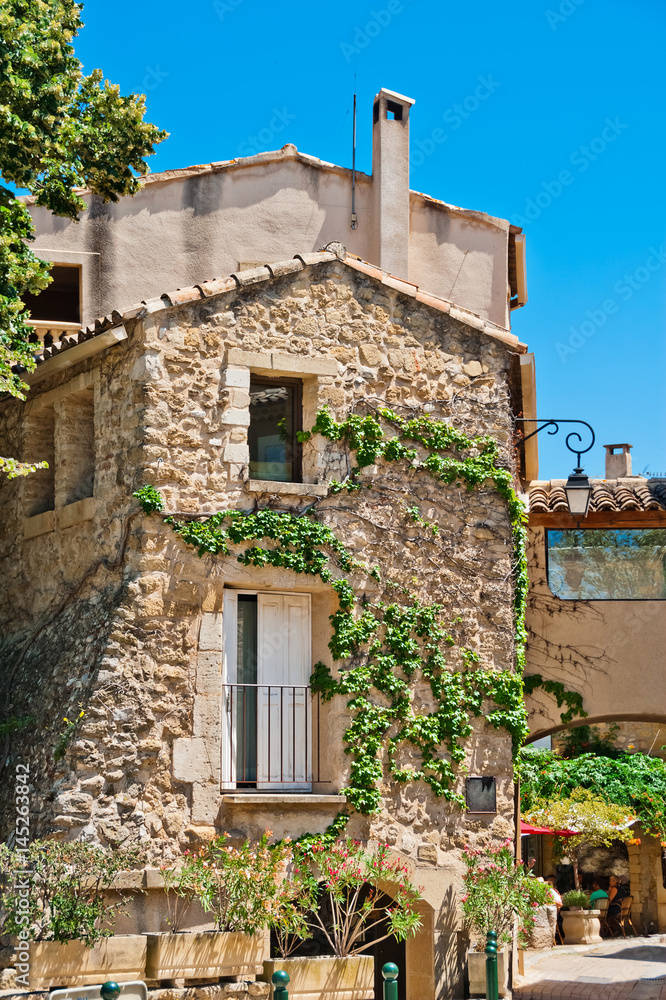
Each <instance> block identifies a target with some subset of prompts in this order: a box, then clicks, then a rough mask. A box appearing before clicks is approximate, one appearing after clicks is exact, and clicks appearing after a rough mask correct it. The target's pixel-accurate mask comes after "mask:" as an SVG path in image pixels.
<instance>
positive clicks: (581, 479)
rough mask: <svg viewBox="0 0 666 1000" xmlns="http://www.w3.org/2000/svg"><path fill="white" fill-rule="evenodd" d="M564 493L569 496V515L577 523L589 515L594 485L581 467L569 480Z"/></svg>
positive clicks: (574, 471)
mask: <svg viewBox="0 0 666 1000" xmlns="http://www.w3.org/2000/svg"><path fill="white" fill-rule="evenodd" d="M564 492H565V493H566V495H567V504H568V506H569V513H570V514H571V516H572V517H573V518H575V520H576V521H582V520H583V518H584V517H585V515H586V514H587V508H588V507H589V506H590V497H591V496H592V484H591V483H590V480H589V479H588V478H587V476H586V475H585V473H584V472H583V470H582V469H581V468H580V466H579V467H578V468H576V469H574V470H573V472H572V473H571V475H570V476H569V478H568V479H567V483H566V486H565V487H564Z"/></svg>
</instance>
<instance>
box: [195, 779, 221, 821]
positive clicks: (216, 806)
mask: <svg viewBox="0 0 666 1000" xmlns="http://www.w3.org/2000/svg"><path fill="white" fill-rule="evenodd" d="M221 805H222V796H221V795H220V787H219V784H207V785H204V784H195V785H194V786H193V788H192V822H193V823H209V824H210V825H211V826H213V825H215V824H216V822H217V817H218V814H219V812H220V806H221Z"/></svg>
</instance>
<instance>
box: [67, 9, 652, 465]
mask: <svg viewBox="0 0 666 1000" xmlns="http://www.w3.org/2000/svg"><path fill="white" fill-rule="evenodd" d="M83 17H84V21H85V22H86V27H85V29H84V30H83V32H82V34H81V36H80V38H79V39H78V41H77V52H78V54H79V56H80V58H81V59H82V61H83V62H84V65H85V68H86V71H90V70H91V69H93V68H94V67H96V66H99V67H101V68H102V70H103V71H104V73H105V75H106V76H108V77H109V78H110V79H112V80H113V81H114V82H115V83H118V84H120V86H121V88H122V90H123V91H128V90H134V91H143V92H145V93H146V94H147V97H148V117H149V118H150V119H151V120H152V121H154V122H156V123H157V124H159V125H160V126H162V127H163V128H166V129H167V130H168V131H169V132H170V138H169V139H168V140H167V141H166V142H165V143H163V145H162V146H161V147H160V148H159V150H158V153H157V155H156V156H154V157H153V158H152V159H151V161H150V166H151V169H152V170H154V171H156V170H164V169H168V168H171V167H178V166H185V165H187V164H192V163H202V162H208V161H210V160H222V159H228V158H231V157H234V156H242V155H247V154H248V153H251V152H258V151H259V150H264V149H277V148H279V147H280V146H282V145H284V143H286V142H293V143H295V144H296V146H298V148H299V149H301V150H303V151H305V152H308V153H312V154H313V155H316V156H319V157H321V158H323V159H326V160H331V161H333V162H335V163H340V164H343V165H346V166H350V165H351V99H352V94H353V91H354V86H355V85H356V89H357V92H358V108H359V114H358V153H357V157H358V159H357V166H358V167H359V168H360V169H361V170H366V171H367V172H370V169H371V105H372V98H373V96H374V94H375V93H376V92H377V90H378V89H379V88H380V87H381V86H384V87H388V88H389V89H391V90H397V91H399V92H401V93H403V94H407V95H408V96H410V97H412V98H414V99H415V101H416V104H415V106H414V108H413V111H412V114H411V118H410V123H411V144H412V152H413V155H412V171H411V187H412V188H414V189H416V190H420V191H424V192H427V193H428V194H431V195H433V196H435V197H437V198H442V199H444V200H445V201H448V202H451V203H453V204H456V205H462V206H464V207H466V208H474V209H479V210H481V211H485V212H489V213H490V214H492V215H498V216H502V217H504V218H508V219H510V220H511V221H513V222H515V223H517V224H519V225H523V226H524V228H525V232H526V234H527V268H528V271H527V276H528V288H529V296H530V301H529V303H528V305H527V306H526V308H525V309H522V310H519V311H517V312H514V314H513V324H514V331H515V332H516V333H517V334H518V336H519V337H520V338H521V339H522V340H523V341H525V342H527V343H528V344H529V346H530V349H531V350H533V351H534V352H535V353H536V360H537V380H538V403H539V407H538V408H539V413H540V415H542V416H544V417H560V418H567V417H568V418H576V417H577V418H581V419H583V420H587V421H588V422H589V423H591V424H592V426H593V427H594V429H595V431H596V434H597V445H596V446H595V448H594V450H593V451H592V452H591V453H590V455H589V456H587V461H586V463H585V464H586V469H587V471H588V472H589V473H590V474H596V475H603V448H602V447H601V445H602V444H605V443H611V442H612V443H615V442H623V441H628V442H629V443H631V444H633V445H634V450H633V464H634V472H635V473H643V472H646V473H652V474H656V475H659V474H661V475H663V476H666V416H665V411H666V407H665V405H664V394H665V392H664V390H665V384H664V383H665V372H666V356H665V355H666V348H665V344H666V337H665V327H666V324H665V322H664V319H665V313H666V308H665V307H666V224H665V222H666V197H665V188H666V175H665V171H664V164H665V162H666V139H665V135H664V114H663V106H664V87H663V46H664V38H665V37H666V4H664V3H663V0H551V2H548V0H545V2H541V0H507V2H505V3H503V4H499V3H497V0H468V2H467V3H464V4H460V3H456V4H453V3H449V2H445V0H376V2H366V0H356V2H351V0H337V2H336V3H335V4H324V3H316V4H314V3H307V4H296V3H287V2H285V0H190V2H189V3H187V4H183V3H182V2H175V0H161V2H160V3H159V4H158V3H156V2H154V0H144V2H143V3H142V4H137V3H135V2H131V3H130V2H129V0H114V2H113V3H108V2H106V0H91V2H89V3H87V4H86V6H85V9H84V12H83ZM480 79H482V80H483V82H484V83H483V86H482V88H481V89H480V90H479V91H478V92H479V93H480V94H482V95H484V96H483V99H481V100H479V99H478V98H475V96H474V95H475V91H476V90H477V88H479V84H480ZM355 80H356V84H355ZM456 105H459V107H458V108H456ZM437 129H439V130H441V131H440V132H437V133H436V136H437V138H438V139H439V141H438V142H436V141H433V138H432V136H433V131H434V130H437ZM442 132H443V133H444V135H445V139H442V138H441V135H442ZM419 144H420V145H419ZM341 238H342V239H343V242H344V234H341ZM563 437H564V436H563V434H562V433H560V435H559V436H558V437H551V438H548V439H545V438H544V435H543V434H542V435H541V436H540V456H541V470H540V472H541V476H542V477H543V478H549V477H561V476H566V475H568V473H569V471H570V469H571V466H572V464H573V463H572V460H573V456H571V455H570V454H569V453H568V452H567V451H566V449H565V447H564V440H563Z"/></svg>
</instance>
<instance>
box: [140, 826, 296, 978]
mask: <svg viewBox="0 0 666 1000" xmlns="http://www.w3.org/2000/svg"><path fill="white" fill-rule="evenodd" d="M269 835H270V831H267V832H266V833H265V834H264V836H263V837H262V838H261V840H260V841H259V842H258V843H256V844H254V845H252V844H250V842H249V841H247V840H246V841H245V843H244V844H243V845H242V846H240V847H233V846H232V845H231V844H229V843H227V840H228V837H227V834H223V835H222V836H220V837H217V838H216V839H214V840H212V841H211V842H210V843H208V844H206V845H205V846H204V847H202V848H201V849H200V850H199V851H198V852H197V853H189V852H186V854H185V855H184V857H183V860H182V863H181V864H180V865H179V866H177V867H173V868H171V869H166V870H164V869H163V872H164V883H165V888H166V889H167V896H168V891H169V890H171V891H172V892H173V893H174V894H175V896H176V897H177V898H178V899H181V900H184V901H188V902H192V901H196V902H198V903H200V904H201V906H202V907H203V909H204V910H205V912H206V913H210V914H211V915H212V918H213V922H214V924H215V928H214V930H211V931H200V932H180V930H179V927H178V923H177V919H175V917H174V916H173V911H172V917H171V930H170V931H169V932H166V933H159V934H147V935H146V938H147V941H148V955H147V960H146V976H147V977H148V979H156V980H181V979H219V978H220V977H225V976H241V975H256V974H257V973H259V972H261V971H262V969H263V965H262V963H263V960H264V958H266V957H267V954H268V943H267V933H265V932H266V929H267V927H268V924H269V917H270V909H271V906H272V904H273V899H274V896H275V892H276V886H277V885H278V884H279V881H280V879H281V877H282V874H283V872H284V868H285V858H286V857H287V856H290V847H289V844H288V842H285V843H282V844H276V845H274V846H272V847H269V846H268V837H269Z"/></svg>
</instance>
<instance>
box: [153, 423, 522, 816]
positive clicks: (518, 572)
mask: <svg viewBox="0 0 666 1000" xmlns="http://www.w3.org/2000/svg"><path fill="white" fill-rule="evenodd" d="M385 427H389V428H392V429H393V430H394V431H395V432H396V433H392V434H391V433H387V432H386V431H385V429H384V428H385ZM313 434H321V435H322V436H323V437H325V438H327V439H328V440H330V441H344V442H345V443H346V445H347V446H348V448H349V450H350V452H351V453H353V455H354V456H355V461H356V464H355V465H354V466H353V467H352V469H351V472H350V474H349V475H348V476H347V478H346V479H345V480H343V481H342V482H338V481H335V480H334V481H333V482H332V483H331V484H330V490H331V492H333V493H339V492H342V491H348V492H356V491H358V490H361V489H371V488H372V482H371V480H369V481H364V480H363V479H362V478H361V476H362V472H363V470H364V469H366V468H367V467H368V466H373V465H375V464H376V463H377V462H378V461H379V460H383V461H385V462H400V461H402V462H408V463H409V464H410V465H411V467H412V468H413V469H416V470H423V471H425V472H427V473H428V474H429V475H430V476H432V477H433V478H434V479H436V480H438V481H440V482H443V483H449V484H453V483H463V484H465V485H466V486H467V488H468V489H470V490H473V489H474V488H475V487H476V486H478V485H480V484H482V483H484V482H486V481H488V480H490V481H491V482H492V483H493V484H494V486H495V488H496V490H497V492H498V493H499V495H500V496H501V498H502V499H503V500H504V502H505V503H506V506H507V510H508V514H509V518H510V521H511V526H512V532H513V543H514V561H513V582H514V599H513V605H514V627H515V667H516V669H515V671H513V670H495V669H492V670H491V669H487V668H484V667H483V666H482V665H481V664H480V660H479V656H478V654H477V653H476V652H474V651H473V650H472V649H469V648H466V647H464V646H462V647H459V655H460V660H461V661H462V664H463V669H461V670H454V669H451V667H450V665H449V663H448V661H447V650H449V649H450V648H451V647H453V646H458V641H457V639H456V638H455V634H456V628H455V626H456V625H457V624H458V623H459V622H460V621H461V619H460V618H455V619H454V620H452V621H448V622H447V621H446V620H445V612H444V608H443V607H442V606H441V605H439V604H436V603H426V602H423V601H421V600H420V599H419V598H418V597H417V596H416V595H415V594H411V593H409V592H408V591H406V590H404V589H403V588H402V587H398V588H397V589H399V590H400V591H401V595H402V597H403V598H404V599H403V600H401V601H400V602H399V603H398V601H374V602H373V601H371V600H369V599H368V598H367V596H366V595H364V596H363V597H359V596H357V595H356V593H355V592H354V589H353V588H352V586H351V584H350V582H349V580H348V579H346V577H345V576H344V575H340V574H341V573H342V574H347V575H348V574H350V573H352V572H353V571H354V570H355V569H360V568H363V569H364V570H365V571H366V572H369V573H371V574H372V575H373V576H375V577H376V578H377V579H379V578H380V576H381V570H380V568H379V567H374V568H370V567H366V566H362V564H360V563H358V562H357V561H356V560H355V559H354V558H353V557H352V555H351V553H350V552H349V551H348V549H347V548H346V547H345V545H344V544H343V543H342V542H341V541H340V539H339V538H338V537H337V535H336V534H335V533H334V532H333V531H332V529H331V528H330V527H328V526H327V525H324V524H322V523H321V522H320V521H319V520H318V519H317V513H316V509H314V508H311V509H310V510H308V511H307V513H305V514H298V513H288V512H278V511H275V510H271V509H263V510H259V511H256V512H248V513H246V512H244V511H240V510H225V511H220V512H218V513H216V514H213V515H211V516H210V517H206V518H205V519H204V520H202V521H195V520H189V521H182V520H178V519H177V518H176V517H174V516H172V515H166V516H164V520H165V522H166V523H167V524H169V525H171V527H172V528H173V530H174V531H175V532H176V534H178V535H179V536H180V538H181V539H182V540H183V541H184V542H185V543H187V544H188V545H191V546H193V547H194V548H195V549H196V550H197V552H198V554H199V556H203V555H205V554H212V555H217V554H225V555H226V554H229V551H230V549H229V546H230V545H242V546H244V547H243V548H242V551H241V552H240V553H239V554H238V555H237V559H238V561H239V562H240V563H243V564H245V565H248V566H266V565H271V566H279V567H284V568H286V569H291V570H293V571H294V572H296V573H304V574H311V575H317V576H319V577H320V578H321V579H322V580H323V581H325V582H327V583H330V585H331V586H332V588H333V589H334V590H335V592H336V593H337V595H338V601H339V607H338V610H337V611H336V612H335V613H334V614H333V615H332V616H331V624H332V637H331V640H330V642H329V649H330V651H331V654H332V657H333V660H334V661H335V662H336V663H343V662H344V661H351V662H350V663H348V664H347V666H346V667H341V668H340V669H339V671H338V672H337V675H336V676H334V675H333V674H332V673H331V671H330V670H329V668H328V667H327V666H326V665H325V664H323V663H317V664H315V666H314V669H313V674H312V678H311V685H312V689H313V691H317V692H319V693H320V695H321V697H322V698H323V699H324V700H328V699H330V698H332V697H334V696H335V695H342V696H345V697H347V699H348V701H347V705H348V708H349V710H350V713H351V722H350V724H349V726H348V728H347V729H346V731H345V752H346V753H347V754H349V755H350V757H351V768H350V780H349V785H348V787H347V788H346V789H345V792H346V795H347V799H348V802H349V804H350V805H351V806H352V807H353V808H354V809H355V810H357V811H358V812H361V813H365V814H371V813H376V812H377V811H378V810H379V808H380V804H381V782H382V780H383V777H384V775H383V761H384V759H386V761H387V765H388V771H389V774H390V777H391V778H392V779H393V780H394V781H397V782H407V781H424V782H425V783H427V784H428V785H429V786H430V787H431V788H432V790H433V792H434V793H435V795H438V796H443V797H444V798H445V799H447V800H448V801H450V802H452V803H456V804H458V805H460V806H464V805H465V803H464V800H463V797H462V796H461V795H460V794H459V793H458V792H456V790H455V783H456V767H457V765H459V764H460V763H461V762H462V761H463V760H464V757H465V749H464V741H465V739H466V738H467V737H468V736H469V735H470V733H471V732H472V720H473V718H475V717H480V716H482V715H485V717H486V718H487V720H488V721H489V722H490V723H491V725H493V726H495V727H496V728H498V729H499V728H504V729H505V730H507V731H508V732H509V733H510V734H511V737H512V741H513V746H514V750H516V751H517V749H518V748H519V747H520V746H521V744H522V742H523V740H524V738H525V736H526V735H527V731H528V729H527V718H526V709H525V703H524V698H523V678H522V672H523V667H524V663H525V640H526V632H525V605H526V596H527V565H526V529H525V522H526V513H525V508H524V505H523V504H522V502H521V501H520V499H519V498H518V496H517V495H516V493H515V491H514V489H513V483H512V476H511V473H510V472H509V470H508V469H505V468H502V467H501V466H500V465H499V459H500V455H499V447H498V445H497V442H496V441H495V440H494V439H493V438H491V437H489V436H476V437H469V436H467V435H466V434H464V433H462V432H461V431H458V430H456V429H455V428H453V427H451V426H450V425H448V424H446V423H444V422H443V421H440V420H435V419H433V418H431V417H428V416H418V417H415V418H412V419H405V418H403V417H400V416H399V415H398V414H397V413H395V412H393V411H392V410H390V409H388V408H386V407H379V408H377V410H376V411H375V412H373V413H370V414H368V415H366V416H359V415H357V414H352V415H350V416H348V417H347V418H346V419H345V420H344V421H342V422H341V423H337V422H336V421H335V420H334V419H333V418H332V416H331V413H330V412H329V410H328V408H324V409H322V410H320V411H319V413H318V414H317V417H316V421H315V423H314V425H313V427H312V429H311V430H310V431H305V432H301V434H300V438H301V440H302V441H305V440H308V439H309V438H310V437H311V436H312V435H313ZM418 446H420V447H421V449H423V451H424V452H425V456H426V457H425V458H421V457H419V454H420V453H419V450H418ZM421 454H422V453H421ZM366 478H367V477H366ZM134 496H135V497H137V498H138V500H139V501H140V503H141V506H142V507H143V509H144V511H145V512H146V513H153V512H163V510H164V502H163V499H162V496H161V494H160V493H159V492H158V491H157V490H156V489H155V488H154V487H153V486H144V487H142V488H141V489H139V490H137V492H136V493H135V494H134ZM407 511H408V513H409V514H410V516H411V517H412V520H418V521H423V519H422V518H421V517H420V515H419V514H418V509H414V510H411V511H410V509H409V508H407ZM431 528H432V530H433V531H437V526H436V525H435V526H431ZM391 586H396V585H395V584H392V583H391V581H384V588H385V593H387V592H388V591H389V590H390V588H391ZM416 680H425V681H427V683H428V684H429V686H430V690H431V691H432V695H433V702H434V708H433V710H432V711H427V710H425V709H423V708H418V707H417V706H416V705H415V703H414V698H413V686H414V683H415V681H416ZM377 694H380V696H381V697H380V698H377ZM488 702H490V703H492V705H493V706H494V707H492V708H491V709H490V710H489V709H488ZM404 751H408V753H409V752H410V751H411V756H409V757H408V758H407V759H410V760H414V762H413V763H409V764H405V763H404V760H405V757H404V753H403V752H404ZM347 819H348V813H347V812H345V811H343V812H342V813H340V814H339V815H338V816H337V817H336V819H335V820H334V822H333V824H331V826H330V827H329V830H328V832H329V833H330V834H332V835H337V834H339V833H340V832H341V830H342V829H343V828H344V826H345V824H346V822H347Z"/></svg>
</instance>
